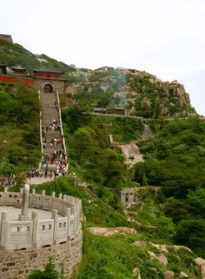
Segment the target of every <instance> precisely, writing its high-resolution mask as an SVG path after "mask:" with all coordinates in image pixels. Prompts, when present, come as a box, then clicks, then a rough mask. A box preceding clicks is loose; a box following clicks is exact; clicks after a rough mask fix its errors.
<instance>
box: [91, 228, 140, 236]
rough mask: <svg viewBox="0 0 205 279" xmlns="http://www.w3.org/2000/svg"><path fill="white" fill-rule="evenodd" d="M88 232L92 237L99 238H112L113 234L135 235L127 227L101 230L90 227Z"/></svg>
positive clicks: (134, 231) (134, 232)
mask: <svg viewBox="0 0 205 279" xmlns="http://www.w3.org/2000/svg"><path fill="white" fill-rule="evenodd" d="M88 231H89V232H90V233H92V234H94V235H99V236H107V237H108V236H112V235H114V234H130V235H133V234H136V233H137V232H136V230H135V229H133V228H127V227H115V228H102V227H90V228H88Z"/></svg>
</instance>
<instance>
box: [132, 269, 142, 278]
mask: <svg viewBox="0 0 205 279" xmlns="http://www.w3.org/2000/svg"><path fill="white" fill-rule="evenodd" d="M132 274H133V278H135V279H142V277H141V274H140V270H139V268H138V267H135V268H134V269H133V271H132Z"/></svg>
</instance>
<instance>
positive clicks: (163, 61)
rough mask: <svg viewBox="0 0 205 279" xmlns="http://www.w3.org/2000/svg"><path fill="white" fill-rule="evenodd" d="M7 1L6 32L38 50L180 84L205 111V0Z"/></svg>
mask: <svg viewBox="0 0 205 279" xmlns="http://www.w3.org/2000/svg"><path fill="white" fill-rule="evenodd" d="M0 1H1V2H2V3H1V8H0V33H9V34H12V35H13V38H14V40H15V42H18V43H20V44H22V45H23V46H24V47H26V48H28V49H29V50H31V51H32V52H34V53H38V54H40V53H45V54H47V55H49V56H51V57H54V58H56V59H58V60H61V61H64V62H65V63H68V64H75V65H76V66H79V67H89V68H97V67H100V66H104V65H108V66H115V67H118V66H119V67H132V68H136V69H139V70H140V69H141V70H146V71H148V72H150V73H152V74H155V75H157V76H158V77H159V78H161V79H163V80H175V79H177V80H178V81H180V82H182V83H184V85H185V88H186V89H187V91H188V92H189V93H190V96H191V101H192V104H193V105H194V106H195V107H196V109H197V111H198V112H199V113H203V114H205V95H204V91H205V85H204V79H205V0H5V1H4V0H0Z"/></svg>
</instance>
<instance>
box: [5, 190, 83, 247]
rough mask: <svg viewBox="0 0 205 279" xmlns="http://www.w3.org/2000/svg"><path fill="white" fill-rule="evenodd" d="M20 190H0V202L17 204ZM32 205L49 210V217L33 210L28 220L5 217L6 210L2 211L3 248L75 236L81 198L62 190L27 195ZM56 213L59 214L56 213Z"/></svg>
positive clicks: (16, 205) (20, 195)
mask: <svg viewBox="0 0 205 279" xmlns="http://www.w3.org/2000/svg"><path fill="white" fill-rule="evenodd" d="M21 204H22V193H11V192H1V193H0V206H5V205H6V206H8V205H10V206H15V207H20V206H21ZM29 205H30V208H31V210H32V208H36V209H42V210H48V211H52V213H53V216H52V218H50V219H46V220H44V219H43V220H41V219H39V218H38V216H37V215H36V214H33V215H32V219H29V220H8V219H7V213H6V212H5V213H2V218H1V224H0V227H1V233H0V244H1V248H3V249H5V250H19V249H28V248H32V247H33V248H39V247H43V246H46V245H52V244H54V243H60V242H64V241H66V240H67V239H68V238H69V239H74V238H75V236H76V235H77V234H78V233H79V231H80V229H81V223H80V217H81V201H80V200H79V199H77V198H73V197H71V196H67V195H64V196H62V195H61V194H60V195H59V196H58V197H56V196H55V193H53V195H52V196H46V195H45V191H43V192H42V194H36V193H35V191H34V192H33V193H32V194H30V195H29ZM58 213H59V214H60V215H61V216H60V217H59V216H58Z"/></svg>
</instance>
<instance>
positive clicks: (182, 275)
mask: <svg viewBox="0 0 205 279" xmlns="http://www.w3.org/2000/svg"><path fill="white" fill-rule="evenodd" d="M179 278H189V276H188V275H187V274H186V273H185V272H183V271H181V272H180V274H179Z"/></svg>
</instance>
